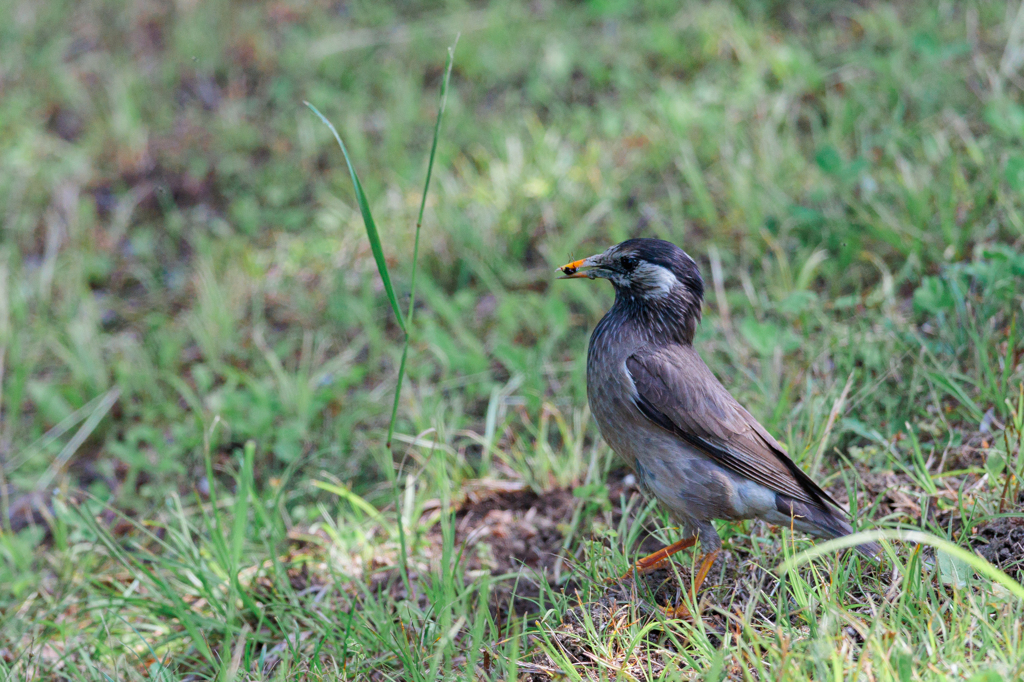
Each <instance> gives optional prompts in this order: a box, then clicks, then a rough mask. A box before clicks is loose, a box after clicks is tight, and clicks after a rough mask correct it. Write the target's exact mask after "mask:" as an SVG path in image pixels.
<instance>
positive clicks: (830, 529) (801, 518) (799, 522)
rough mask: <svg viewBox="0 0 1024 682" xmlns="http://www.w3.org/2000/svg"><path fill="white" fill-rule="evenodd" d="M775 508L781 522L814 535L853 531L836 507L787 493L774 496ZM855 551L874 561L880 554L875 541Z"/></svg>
mask: <svg viewBox="0 0 1024 682" xmlns="http://www.w3.org/2000/svg"><path fill="white" fill-rule="evenodd" d="M775 508H776V509H777V510H778V512H779V514H781V515H782V516H783V517H784V520H783V521H782V522H781V523H783V524H786V523H791V524H792V525H793V527H794V528H796V529H797V530H800V531H803V532H805V533H808V534H810V535H814V536H816V537H823V538H829V539H831V538H838V537H842V536H844V535H849V534H850V533H852V532H853V528H852V527H851V526H850V524H849V522H848V521H847V520H846V519H845V518H843V515H842V512H840V511H839V510H837V509H832V508H830V507H819V506H817V505H811V504H808V503H806V502H801V501H800V500H794V499H793V498H792V497H789V496H787V495H776V496H775ZM857 551H858V552H860V553H861V554H863V555H864V556H866V557H867V558H869V559H873V560H875V561H877V560H878V559H879V558H881V555H882V548H881V547H880V546H879V545H878V543H877V542H868V543H865V544H863V545H857Z"/></svg>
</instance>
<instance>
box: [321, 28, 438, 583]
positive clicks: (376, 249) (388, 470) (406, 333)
mask: <svg viewBox="0 0 1024 682" xmlns="http://www.w3.org/2000/svg"><path fill="white" fill-rule="evenodd" d="M456 44H458V36H456V37H455V43H454V44H452V45H451V46H450V47H449V48H448V57H447V59H446V60H445V69H444V78H443V79H442V81H441V93H440V96H439V103H438V107H437V120H436V121H435V122H434V138H433V140H432V142H431V144H430V157H429V158H428V160H427V177H426V180H425V181H424V183H423V196H422V197H421V198H420V210H419V215H418V216H417V219H416V237H415V240H414V243H413V255H412V276H411V277H410V282H409V311H408V314H407V316H406V317H405V318H403V317H402V311H401V308H400V307H399V305H398V299H397V298H396V296H395V290H394V287H392V285H391V276H390V274H389V273H388V266H387V262H386V261H385V259H384V247H383V245H382V244H381V240H380V232H379V231H378V230H377V223H376V222H375V221H374V219H373V213H372V212H371V211H370V204H369V202H368V201H367V200H366V193H365V192H363V185H362V183H360V182H359V176H358V174H357V173H356V170H355V167H354V166H353V165H352V159H351V158H350V157H349V154H348V149H347V148H346V147H345V143H344V142H342V140H341V135H339V134H338V131H337V129H336V128H335V127H334V125H333V124H332V123H331V122H330V121H329V120H327V117H325V116H324V115H323V114H321V113H320V111H319V110H318V109H317V108H316V107H315V106H313V105H312V104H310V103H309V102H305V105H306V106H307V107H309V108H310V110H311V111H312V112H313V113H314V114H316V115H317V117H318V118H319V119H320V120H321V121H322V122H323V123H324V125H326V126H327V127H328V128H329V129H330V131H331V133H332V134H333V135H334V139H335V140H336V141H337V143H338V147H340V148H341V153H342V155H344V157H345V164H346V165H347V166H348V172H349V176H350V177H351V178H352V187H353V189H354V190H355V194H356V201H357V203H358V204H359V211H360V213H361V214H362V216H363V224H364V225H365V226H366V237H367V239H369V241H370V250H371V251H372V252H373V258H374V260H375V261H376V262H377V271H378V272H379V273H380V278H381V280H382V281H383V282H384V290H385V291H386V292H387V296H388V301H389V302H390V303H391V309H392V311H394V313H395V319H396V320H397V321H398V326H399V327H401V329H402V335H403V339H402V359H401V361H400V362H399V364H398V378H397V380H396V383H395V399H394V402H393V403H392V405H391V417H390V419H389V420H388V435H387V439H386V440H385V449H386V450H387V451H388V452H389V453H390V452H391V439H392V436H393V435H394V433H395V420H396V419H397V416H398V401H399V399H400V398H401V394H402V381H403V379H404V378H405V363H406V359H407V358H408V356H409V342H410V340H411V336H410V330H411V329H412V320H413V312H414V311H415V309H416V274H417V264H418V262H419V255H420V232H421V230H422V227H423V211H424V209H425V208H426V205H427V192H428V191H429V190H430V178H431V175H433V170H434V157H435V154H436V152H437V140H438V137H439V136H440V133H441V120H442V119H443V117H444V110H445V105H446V104H447V103H448V83H449V81H450V80H451V76H452V63H453V61H454V59H455V45H456ZM384 471H385V474H386V475H387V477H388V482H389V483H390V484H391V490H392V495H393V496H394V501H395V512H396V516H397V520H398V542H399V548H400V552H401V562H400V566H399V568H400V571H401V573H402V581H403V582H404V583H405V589H406V592H407V593H408V594H409V595H410V596H411V595H412V594H413V590H412V583H411V582H410V580H409V570H408V567H407V566H408V547H407V543H406V538H405V524H404V523H403V521H402V511H401V509H402V508H401V500H400V493H399V490H398V476H397V474H396V472H395V469H394V464H393V457H392V461H391V462H388V464H387V466H385V467H384Z"/></svg>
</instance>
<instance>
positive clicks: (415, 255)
mask: <svg viewBox="0 0 1024 682" xmlns="http://www.w3.org/2000/svg"><path fill="white" fill-rule="evenodd" d="M458 44H459V37H458V36H455V44H454V45H452V46H451V47H449V48H448V59H447V60H446V63H445V65H444V79H443V80H442V81H441V97H440V100H441V101H440V103H439V104H438V107H437V120H436V121H435V122H434V140H433V141H432V142H431V143H430V158H429V159H428V160H427V179H426V180H425V181H424V183H423V197H422V198H421V199H420V213H419V216H418V217H417V218H416V239H415V241H414V243H413V247H412V278H411V279H410V282H409V319H408V322H407V323H406V325H405V329H406V332H405V343H404V344H403V345H402V361H401V362H400V363H399V364H398V384H397V386H395V401H394V403H392V405H391V419H390V420H389V421H388V439H387V448H388V449H389V450H390V449H391V437H392V436H394V435H395V418H396V417H397V416H398V398H399V396H400V395H401V393H402V379H404V378H405V359H406V357H408V355H409V330H410V329H412V314H413V311H415V310H416V271H417V266H418V265H419V260H420V229H421V228H422V227H423V209H424V208H426V205H427V191H428V190H429V189H430V176H431V175H432V174H433V171H434V154H435V152H437V138H438V137H439V135H440V133H441V119H442V118H443V117H444V109H445V105H447V104H448V81H449V80H451V77H452V60H453V59H454V58H455V46H456V45H458Z"/></svg>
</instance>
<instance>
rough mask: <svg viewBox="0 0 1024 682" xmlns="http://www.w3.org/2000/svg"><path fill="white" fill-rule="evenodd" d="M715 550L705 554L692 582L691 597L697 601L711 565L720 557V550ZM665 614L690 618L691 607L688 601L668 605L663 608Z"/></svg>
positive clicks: (672, 616)
mask: <svg viewBox="0 0 1024 682" xmlns="http://www.w3.org/2000/svg"><path fill="white" fill-rule="evenodd" d="M719 551H720V550H717V549H716V550H715V551H714V552H711V553H710V554H706V555H704V559H703V560H701V562H700V568H698V569H697V575H695V576H694V578H693V582H692V583H691V584H690V597H691V598H692V599H693V600H694V601H695V602H696V601H697V590H699V589H700V588H701V585H703V584H704V579H705V578H707V577H708V571H710V570H711V565H712V564H713V563H715V558H717V557H718V552H719ZM662 610H663V611H664V612H665V615H666V616H668V617H669V618H689V617H690V609H689V608H688V607H687V606H686V603H685V602H684V603H682V604H680V605H679V606H675V607H672V606H668V607H665V608H664V609H662Z"/></svg>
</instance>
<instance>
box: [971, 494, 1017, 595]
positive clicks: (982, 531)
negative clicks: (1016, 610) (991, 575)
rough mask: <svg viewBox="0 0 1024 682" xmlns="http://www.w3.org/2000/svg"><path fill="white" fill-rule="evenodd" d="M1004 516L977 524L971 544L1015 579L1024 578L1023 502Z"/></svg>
mask: <svg viewBox="0 0 1024 682" xmlns="http://www.w3.org/2000/svg"><path fill="white" fill-rule="evenodd" d="M1013 513H1014V514H1019V516H1004V517H1001V518H998V519H993V520H991V521H988V522H986V523H983V524H982V525H980V526H978V528H977V529H976V532H975V534H974V538H972V541H971V544H972V545H973V546H974V549H975V551H976V552H977V553H978V554H980V555H981V556H983V557H984V558H985V559H987V560H988V561H989V562H990V563H992V564H994V565H996V566H998V567H999V568H1001V569H1003V570H1004V571H1005V572H1006V573H1008V574H1009V575H1011V576H1013V577H1014V578H1016V579H1017V580H1024V504H1021V505H1019V506H1018V507H1017V508H1016V509H1015V510H1014V511H1013Z"/></svg>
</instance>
